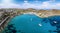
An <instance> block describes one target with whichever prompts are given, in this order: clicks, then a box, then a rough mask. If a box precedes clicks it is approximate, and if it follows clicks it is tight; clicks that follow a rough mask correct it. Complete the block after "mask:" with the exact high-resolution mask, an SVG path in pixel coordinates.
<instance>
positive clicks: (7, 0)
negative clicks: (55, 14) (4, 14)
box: [0, 0, 60, 9]
mask: <svg viewBox="0 0 60 33" xmlns="http://www.w3.org/2000/svg"><path fill="white" fill-rule="evenodd" d="M11 1H12V0H3V1H2V3H0V8H23V9H27V8H34V9H60V3H56V2H55V4H54V3H53V1H45V2H42V3H40V4H35V3H34V4H32V3H29V2H28V1H24V3H23V4H15V3H12V2H11ZM54 1H55V0H54Z"/></svg>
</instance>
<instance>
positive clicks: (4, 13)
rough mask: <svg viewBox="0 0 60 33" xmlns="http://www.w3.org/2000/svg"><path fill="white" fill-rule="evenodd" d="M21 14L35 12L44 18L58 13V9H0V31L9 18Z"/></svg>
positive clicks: (59, 13)
mask: <svg viewBox="0 0 60 33" xmlns="http://www.w3.org/2000/svg"><path fill="white" fill-rule="evenodd" d="M22 14H35V15H36V16H38V17H41V18H44V17H49V16H56V15H60V10H55V9H52V10H36V9H32V8H29V9H0V31H2V30H3V29H4V28H5V27H6V26H7V24H8V23H9V20H10V19H11V18H13V17H15V16H18V15H22Z"/></svg>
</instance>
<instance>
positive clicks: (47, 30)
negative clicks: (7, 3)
mask: <svg viewBox="0 0 60 33" xmlns="http://www.w3.org/2000/svg"><path fill="white" fill-rule="evenodd" d="M55 22H56V23H55ZM3 33H60V16H52V17H47V18H40V17H38V16H36V15H33V14H24V15H19V16H16V17H14V18H12V19H11V21H10V23H9V24H8V26H7V27H6V29H5V30H4V32H3Z"/></svg>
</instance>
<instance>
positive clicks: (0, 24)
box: [0, 16, 9, 31]
mask: <svg viewBox="0 0 60 33" xmlns="http://www.w3.org/2000/svg"><path fill="white" fill-rule="evenodd" d="M8 19H9V16H7V17H6V18H5V19H4V20H2V21H1V23H0V31H2V30H3V29H4V27H5V24H6V23H7V20H8Z"/></svg>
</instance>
